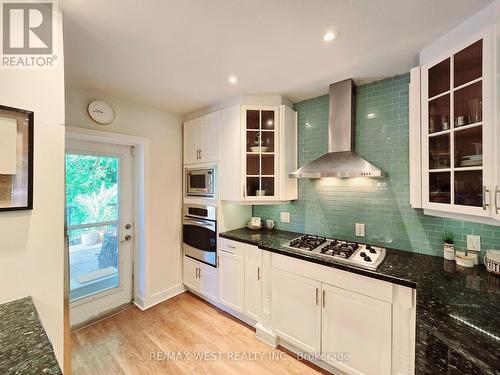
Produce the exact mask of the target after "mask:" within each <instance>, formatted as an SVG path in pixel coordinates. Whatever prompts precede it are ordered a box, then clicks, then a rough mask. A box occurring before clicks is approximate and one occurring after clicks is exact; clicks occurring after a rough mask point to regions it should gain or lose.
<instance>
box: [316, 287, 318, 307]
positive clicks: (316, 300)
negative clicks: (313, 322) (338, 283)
mask: <svg viewBox="0 0 500 375" xmlns="http://www.w3.org/2000/svg"><path fill="white" fill-rule="evenodd" d="M318 305H319V289H318V288H316V306H318Z"/></svg>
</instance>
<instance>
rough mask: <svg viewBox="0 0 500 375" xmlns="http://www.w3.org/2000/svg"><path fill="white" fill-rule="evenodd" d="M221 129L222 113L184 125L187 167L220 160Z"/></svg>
mask: <svg viewBox="0 0 500 375" xmlns="http://www.w3.org/2000/svg"><path fill="white" fill-rule="evenodd" d="M220 128H221V112H220V111H217V112H214V113H210V114H208V115H205V116H203V117H199V118H196V119H193V120H190V121H186V122H185V123H184V164H185V165H187V164H197V163H210V162H217V161H218V160H219V159H220Z"/></svg>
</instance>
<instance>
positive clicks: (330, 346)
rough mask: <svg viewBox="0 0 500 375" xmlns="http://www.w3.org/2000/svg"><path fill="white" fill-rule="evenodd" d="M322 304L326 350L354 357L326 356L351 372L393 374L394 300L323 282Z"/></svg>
mask: <svg viewBox="0 0 500 375" xmlns="http://www.w3.org/2000/svg"><path fill="white" fill-rule="evenodd" d="M322 306H323V311H322V329H321V350H322V352H323V353H325V354H327V353H349V356H350V357H349V359H348V360H343V361H337V360H336V359H335V358H333V357H332V356H325V361H326V362H327V363H329V364H331V365H332V366H334V367H336V368H338V369H340V370H342V371H344V372H345V373H347V374H356V375H357V374H365V375H370V374H373V375H378V374H390V373H391V340H392V329H391V317H392V305H391V304H390V303H387V302H384V301H380V300H378V299H376V298H370V297H367V296H364V295H361V294H358V293H354V292H351V291H349V290H345V289H341V288H337V287H334V286H330V285H327V284H322Z"/></svg>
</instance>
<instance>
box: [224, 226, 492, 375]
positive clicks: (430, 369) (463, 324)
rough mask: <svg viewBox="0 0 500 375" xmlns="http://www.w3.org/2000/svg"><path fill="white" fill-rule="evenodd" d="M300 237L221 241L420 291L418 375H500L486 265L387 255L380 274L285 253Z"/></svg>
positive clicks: (265, 234) (239, 235)
mask: <svg viewBox="0 0 500 375" xmlns="http://www.w3.org/2000/svg"><path fill="white" fill-rule="evenodd" d="M300 235H301V234H300V233H293V232H286V231H281V230H271V231H270V230H267V229H262V230H259V231H252V230H249V229H247V228H241V229H236V230H232V231H229V232H225V233H221V234H220V237H223V238H228V239H232V240H235V241H240V242H245V243H249V244H253V245H257V246H259V247H260V248H261V249H264V250H268V251H271V252H275V253H279V254H284V255H288V256H292V257H295V258H299V259H303V260H306V261H311V262H314V263H319V264H323V265H326V266H329V267H335V268H338V269H342V270H345V271H348V272H354V273H357V274H361V275H365V276H368V277H373V278H377V279H380V280H384V281H388V282H392V283H396V284H399V285H403V286H408V287H411V288H416V290H417V340H416V364H415V366H416V373H417V374H500V277H498V276H495V275H492V274H490V273H488V272H487V271H486V269H485V267H484V266H483V265H481V266H477V267H474V268H463V267H460V266H456V264H455V262H453V261H448V260H444V259H443V258H440V257H435V256H430V255H423V254H416V253H411V252H407V251H401V250H395V249H387V252H386V257H385V260H384V262H383V263H382V264H381V265H380V266H379V268H378V269H377V270H376V271H369V270H363V269H361V268H358V267H355V266H349V265H346V264H342V263H339V262H338V261H335V260H334V259H331V260H330V259H323V258H322V257H319V256H318V255H316V254H313V253H304V252H301V251H298V250H292V249H289V248H286V247H285V245H287V244H288V242H289V241H290V240H291V239H293V238H296V237H298V236H300Z"/></svg>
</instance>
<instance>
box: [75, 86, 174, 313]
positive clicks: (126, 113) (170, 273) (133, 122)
mask: <svg viewBox="0 0 500 375" xmlns="http://www.w3.org/2000/svg"><path fill="white" fill-rule="evenodd" d="M97 99H99V100H105V101H107V102H108V103H110V104H111V105H112V106H113V108H114V109H115V112H116V119H115V121H114V122H113V124H111V125H108V126H100V125H97V124H95V123H94V122H93V121H92V120H91V119H90V118H89V116H88V114H87V107H88V104H89V103H90V102H91V101H92V100H97ZM66 125H67V126H72V127H82V128H88V129H93V130H102V131H109V132H113V133H121V134H126V135H133V136H137V137H143V138H147V139H149V143H148V144H149V147H148V149H149V155H147V156H146V160H149V165H148V166H146V169H147V170H148V174H149V176H150V179H149V181H148V182H149V183H148V186H149V196H148V197H146V202H147V203H146V204H147V205H148V206H147V207H146V214H147V215H148V217H147V218H146V223H147V224H146V225H147V229H148V230H149V235H148V236H147V241H146V253H147V254H146V262H147V264H146V265H145V269H146V275H145V276H146V286H145V291H144V292H143V294H144V295H142V296H141V297H142V298H140V299H143V300H142V301H141V300H139V301H136V303H138V304H139V305H140V306H141V307H145V308H147V307H149V306H151V305H153V304H155V303H157V302H160V301H161V300H163V299H165V298H168V297H170V296H171V295H173V294H175V293H177V292H179V291H180V290H182V274H181V244H182V240H181V239H182V233H181V220H182V192H181V190H182V123H181V116H180V115H176V114H172V113H169V112H166V111H163V110H160V109H157V108H153V107H148V106H145V105H143V104H139V103H135V102H130V101H128V100H123V99H120V98H117V97H113V96H109V95H106V94H105V93H102V92H99V91H94V90H89V89H85V88H80V87H74V86H70V85H67V87H66Z"/></svg>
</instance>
